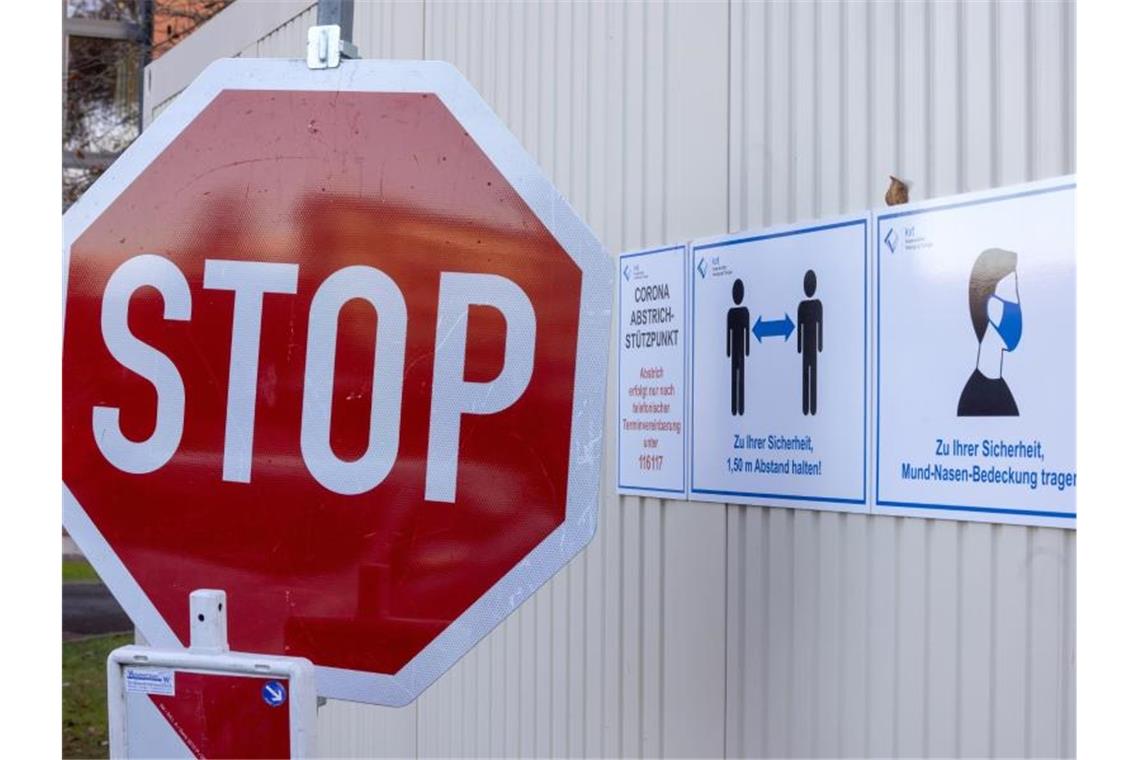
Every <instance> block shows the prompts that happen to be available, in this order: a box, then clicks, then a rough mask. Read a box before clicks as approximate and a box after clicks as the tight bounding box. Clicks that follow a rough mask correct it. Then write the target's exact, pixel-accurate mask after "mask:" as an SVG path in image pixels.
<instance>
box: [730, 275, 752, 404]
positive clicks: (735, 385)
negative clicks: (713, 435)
mask: <svg viewBox="0 0 1140 760" xmlns="http://www.w3.org/2000/svg"><path fill="white" fill-rule="evenodd" d="M743 300H744V283H743V282H741V281H740V280H737V281H736V282H734V283H732V302H733V303H735V304H736V306H734V307H732V308H730V309H729V310H728V320H727V330H726V333H725V334H726V339H727V347H726V351H727V353H728V358H729V359H731V360H732V377H731V380H732V394H731V395H732V413H733V415H737V414H739V415H743V414H744V357H746V356H748V353H749V350H750V346H749V341H750V338H749V331H750V330H751V329H752V326H751V322H750V321H749V319H748V307H747V306H741V305H740V303H741V302H742V301H743Z"/></svg>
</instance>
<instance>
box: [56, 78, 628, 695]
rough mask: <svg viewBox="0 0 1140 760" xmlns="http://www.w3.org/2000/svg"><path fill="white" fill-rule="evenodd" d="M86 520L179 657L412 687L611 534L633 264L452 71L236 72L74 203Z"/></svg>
mask: <svg viewBox="0 0 1140 760" xmlns="http://www.w3.org/2000/svg"><path fill="white" fill-rule="evenodd" d="M64 228H65V238H64V261H65V268H64V271H65V282H64V299H65V316H64V336H63V485H64V488H63V494H64V523H65V526H66V527H67V529H68V531H69V532H70V533H71V534H72V535H73V536H74V537H75V539H76V541H77V542H78V543H79V545H80V547H81V548H82V549H83V550H84V552H85V553H86V554H87V555H88V556H89V557H90V558H91V560H92V562H93V563H94V565H95V567H96V569H97V570H98V571H99V573H100V575H101V576H102V577H103V579H104V580H105V581H106V582H107V584H108V585H109V586H110V588H111V590H112V591H113V592H114V594H115V596H116V597H117V598H118V600H119V601H120V602H121V603H122V605H123V607H124V608H125V609H126V610H127V612H128V613H129V614H130V616H131V618H132V620H133V621H134V622H135V624H136V625H137V626H138V627H139V628H140V630H141V632H142V634H143V635H144V636H145V637H146V639H147V641H148V642H150V643H151V644H152V645H154V646H159V647H178V646H185V645H186V644H187V643H188V641H189V638H188V631H187V623H186V620H187V607H186V605H187V598H188V594H189V593H190V592H191V591H193V590H194V589H198V588H217V589H224V590H225V591H226V593H227V595H228V598H229V600H230V610H231V618H230V639H231V644H232V646H233V648H234V649H235V650H242V651H250V652H259V653H266V654H285V655H293V656H302V657H307V658H309V659H310V660H312V661H313V663H314V664H315V665H316V666H317V690H318V692H319V693H320V694H322V695H325V696H329V697H334V698H342V699H351V700H356V701H362V702H372V703H378V704H389V705H400V704H405V703H407V702H409V701H411V700H412V699H414V698H415V697H416V696H417V695H418V694H419V693H420V692H421V691H423V690H424V689H425V688H426V687H427V686H428V685H429V684H430V683H431V682H432V681H434V680H435V679H436V678H438V677H439V676H440V675H441V674H442V673H443V672H444V671H445V670H446V669H447V668H448V667H450V666H451V665H452V664H454V663H455V661H456V660H457V659H458V658H459V657H460V656H461V655H462V654H463V653H464V652H465V651H466V650H468V649H469V648H471V647H472V646H473V645H474V644H475V643H476V642H477V641H478V640H479V639H480V638H482V637H483V636H484V635H486V634H487V633H488V632H489V631H490V630H491V629H492V628H493V627H494V626H495V625H496V624H497V623H499V622H500V621H502V620H503V619H504V618H505V617H506V616H507V615H508V614H510V612H511V611H512V610H514V609H515V608H516V607H518V605H519V604H520V603H521V602H522V601H523V600H524V599H526V598H527V597H528V596H529V595H530V594H532V593H533V592H534V591H535V590H536V589H537V588H538V587H539V586H540V585H541V584H542V583H544V582H545V581H546V580H548V579H549V578H550V577H551V576H552V575H553V574H554V573H555V572H556V571H557V570H558V569H559V568H560V567H562V566H563V565H564V564H565V563H566V562H568V561H569V559H570V558H571V557H572V556H573V555H574V554H576V553H577V552H578V551H579V550H581V549H582V548H583V547H584V546H585V544H586V543H587V542H588V541H589V539H590V537H591V536H592V534H593V531H594V528H595V525H596V520H597V495H598V480H599V472H600V465H601V457H602V451H601V446H602V444H601V441H602V434H603V424H604V415H603V412H604V410H603V404H604V398H605V395H604V383H605V378H606V361H607V346H608V336H609V326H610V304H611V287H612V265H611V262H610V259H609V257H608V256H607V254H606V253H605V251H604V250H603V248H602V246H601V244H600V243H599V242H598V240H597V239H596V238H595V236H594V235H593V233H592V232H591V231H590V230H589V228H588V227H587V226H586V225H585V224H584V223H583V222H582V221H581V220H580V219H579V218H578V217H577V216H576V215H575V213H574V212H573V210H572V209H571V208H570V206H569V205H568V204H567V203H566V201H565V200H564V199H563V198H562V196H561V195H560V194H559V193H558V192H557V190H555V188H554V187H553V186H552V185H551V183H550V182H549V181H548V180H547V179H546V178H545V177H544V176H543V175H542V173H541V171H540V170H539V169H538V167H537V166H536V164H535V163H534V161H533V160H532V159H531V158H530V157H529V156H528V155H527V153H526V152H525V151H524V150H523V148H522V147H521V146H520V145H519V144H518V142H517V141H516V140H515V138H514V137H513V136H512V135H511V133H510V132H509V131H508V130H507V129H506V128H505V127H504V125H503V124H502V123H501V122H500V121H499V120H498V118H497V117H496V116H495V115H494V113H493V112H492V111H491V109H490V108H489V107H488V106H487V104H486V103H484V102H483V101H482V100H481V98H480V97H479V96H478V94H477V93H476V92H475V91H474V89H473V88H472V87H471V86H470V84H469V83H468V82H467V81H466V80H465V79H463V77H462V76H461V75H459V74H458V72H456V70H455V69H454V68H452V67H451V66H449V65H447V64H443V63H435V62H418V61H417V62H410V61H409V62H394V61H347V62H345V63H342V64H341V66H340V67H338V68H335V69H327V70H321V71H312V70H310V69H308V68H307V67H306V66H305V63H304V62H303V61H283V60H239V59H234V60H224V61H219V62H217V63H215V64H213V65H212V66H210V67H209V68H208V69H207V70H206V72H205V73H203V74H202V76H200V77H199V78H198V80H197V81H195V82H194V83H193V84H192V85H191V86H190V87H189V88H188V89H187V90H186V91H185V93H184V94H183V95H182V96H180V98H179V99H178V100H177V101H176V102H175V103H173V104H172V105H171V106H170V107H169V108H168V109H167V110H166V111H164V112H163V114H162V115H161V116H160V117H159V118H158V119H157V120H156V121H155V122H154V124H153V125H152V126H151V128H150V129H148V130H147V131H146V132H145V133H144V134H143V135H142V136H141V137H140V138H139V140H137V141H136V142H135V144H134V145H132V146H131V148H130V149H129V150H128V151H127V152H126V153H125V154H124V156H123V157H122V158H121V159H120V160H119V161H118V162H116V164H115V165H114V166H113V167H112V168H111V169H110V170H109V171H108V172H107V173H106V174H105V175H104V176H103V177H102V178H101V179H100V180H99V182H98V183H97V184H96V185H95V186H94V187H93V188H92V189H91V190H90V191H89V192H88V193H87V194H86V195H85V196H84V197H83V198H82V199H81V200H80V202H79V203H77V204H75V206H73V207H72V208H71V209H70V210H69V211H68V213H67V214H66V216H65V217H64Z"/></svg>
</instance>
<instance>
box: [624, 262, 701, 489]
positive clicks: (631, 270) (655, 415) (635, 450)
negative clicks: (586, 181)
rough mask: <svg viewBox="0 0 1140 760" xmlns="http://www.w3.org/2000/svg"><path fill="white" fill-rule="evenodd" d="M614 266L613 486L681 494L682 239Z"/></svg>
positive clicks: (682, 459)
mask: <svg viewBox="0 0 1140 760" xmlns="http://www.w3.org/2000/svg"><path fill="white" fill-rule="evenodd" d="M618 267H619V269H620V272H619V273H618V282H619V290H618V403H617V409H618V420H617V428H618V434H617V438H618V447H617V457H618V461H617V467H618V493H627V494H657V495H659V496H662V497H668V496H670V495H673V498H684V495H685V441H686V439H687V438H688V436H687V435H686V431H685V390H684V389H685V246H684V245H675V246H671V247H668V248H657V249H653V250H648V251H636V252H632V253H626V254H623V255H622V256H621V257H620V259H619V262H618Z"/></svg>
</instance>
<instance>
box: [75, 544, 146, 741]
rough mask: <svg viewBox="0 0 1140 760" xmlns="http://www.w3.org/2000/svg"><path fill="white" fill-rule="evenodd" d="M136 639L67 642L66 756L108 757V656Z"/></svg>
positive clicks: (123, 636) (98, 638)
mask: <svg viewBox="0 0 1140 760" xmlns="http://www.w3.org/2000/svg"><path fill="white" fill-rule="evenodd" d="M66 566H67V563H64V567H65V568H66ZM132 642H133V637H132V636H131V634H116V635H113V636H96V637H93V638H89V639H82V640H80V641H66V642H64V644H63V756H64V757H65V758H72V757H81V758H91V757H107V753H108V747H107V655H109V654H110V653H111V650H112V649H116V648H117V647H121V646H124V645H126V644H130V643H132Z"/></svg>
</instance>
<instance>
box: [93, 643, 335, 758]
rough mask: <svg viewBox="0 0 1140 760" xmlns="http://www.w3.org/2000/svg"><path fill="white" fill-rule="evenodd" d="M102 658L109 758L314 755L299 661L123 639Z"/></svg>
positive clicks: (307, 680)
mask: <svg viewBox="0 0 1140 760" xmlns="http://www.w3.org/2000/svg"><path fill="white" fill-rule="evenodd" d="M138 663H146V664H145V665H139V664H138ZM108 665H109V667H108V674H109V678H108V690H107V705H108V723H109V728H110V737H109V738H110V744H111V746H110V752H111V757H117V758H155V757H186V758H214V757H242V758H285V757H293V758H302V757H314V756H315V755H316V717H317V704H316V701H317V700H316V691H315V687H314V683H313V666H312V665H311V664H310V663H309V662H308V661H307V660H302V659H298V658H291V657H270V658H259V657H254V656H251V655H245V654H238V653H232V652H221V653H218V654H199V653H195V652H188V651H169V652H168V651H162V650H156V649H151V648H149V647H140V646H126V647H120V648H119V649H116V650H115V651H113V652H112V653H111V655H110V657H109V658H108Z"/></svg>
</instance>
